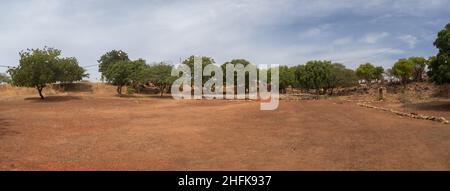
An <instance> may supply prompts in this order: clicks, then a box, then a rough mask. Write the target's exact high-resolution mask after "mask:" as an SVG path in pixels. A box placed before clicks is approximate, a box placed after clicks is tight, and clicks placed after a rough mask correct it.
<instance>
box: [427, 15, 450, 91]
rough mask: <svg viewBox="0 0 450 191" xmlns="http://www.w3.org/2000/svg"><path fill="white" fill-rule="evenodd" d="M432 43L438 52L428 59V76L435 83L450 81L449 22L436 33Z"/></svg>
mask: <svg viewBox="0 0 450 191" xmlns="http://www.w3.org/2000/svg"><path fill="white" fill-rule="evenodd" d="M433 44H434V46H436V48H438V49H439V52H438V54H437V55H436V56H434V57H431V58H430V60H429V67H428V68H429V71H428V76H429V77H430V80H431V81H432V82H434V83H436V84H445V83H450V23H448V24H447V25H446V26H445V28H444V29H443V30H441V31H440V32H439V33H438V35H437V38H436V40H435V41H434V43H433Z"/></svg>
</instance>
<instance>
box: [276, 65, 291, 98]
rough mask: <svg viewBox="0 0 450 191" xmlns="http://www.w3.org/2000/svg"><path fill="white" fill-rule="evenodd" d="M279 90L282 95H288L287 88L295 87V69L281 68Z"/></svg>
mask: <svg viewBox="0 0 450 191" xmlns="http://www.w3.org/2000/svg"><path fill="white" fill-rule="evenodd" d="M279 76H280V79H279V89H280V93H286V88H288V87H289V86H292V87H293V86H294V85H295V69H293V68H289V67H287V66H280V67H279Z"/></svg>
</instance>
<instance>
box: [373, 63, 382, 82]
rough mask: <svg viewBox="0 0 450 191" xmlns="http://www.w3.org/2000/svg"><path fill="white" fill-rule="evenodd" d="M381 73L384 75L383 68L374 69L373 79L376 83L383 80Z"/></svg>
mask: <svg viewBox="0 0 450 191" xmlns="http://www.w3.org/2000/svg"><path fill="white" fill-rule="evenodd" d="M383 73H384V68H383V67H382V66H377V67H375V73H374V77H375V79H376V80H377V82H379V81H383V79H384V77H383Z"/></svg>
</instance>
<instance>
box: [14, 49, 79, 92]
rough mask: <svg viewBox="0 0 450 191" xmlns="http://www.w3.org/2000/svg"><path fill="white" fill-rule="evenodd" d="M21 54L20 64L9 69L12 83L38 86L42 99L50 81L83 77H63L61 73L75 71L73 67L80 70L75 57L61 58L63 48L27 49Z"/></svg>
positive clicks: (23, 85)
mask: <svg viewBox="0 0 450 191" xmlns="http://www.w3.org/2000/svg"><path fill="white" fill-rule="evenodd" d="M19 55H20V60H19V66H18V67H16V68H13V69H10V70H8V72H9V74H10V75H11V80H12V84H13V85H16V86H22V87H34V88H36V89H37V90H38V92H39V96H40V97H41V99H44V96H43V95H42V90H43V89H44V87H45V86H46V85H47V84H49V83H54V82H57V81H64V80H67V79H68V78H70V80H74V81H76V80H81V78H72V77H74V76H72V75H71V76H69V77H68V78H67V79H66V78H65V77H63V74H61V73H63V72H67V73H73V72H74V70H72V68H75V69H76V70H79V69H80V67H79V66H78V62H76V59H74V58H59V56H60V55H61V50H58V49H54V48H47V47H44V48H43V49H27V51H21V52H20V53H19ZM65 66H70V67H65ZM82 76H84V72H83V75H82Z"/></svg>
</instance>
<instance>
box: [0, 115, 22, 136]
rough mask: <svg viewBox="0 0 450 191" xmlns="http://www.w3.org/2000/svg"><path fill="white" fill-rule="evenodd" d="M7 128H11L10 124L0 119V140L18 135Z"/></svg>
mask: <svg viewBox="0 0 450 191" xmlns="http://www.w3.org/2000/svg"><path fill="white" fill-rule="evenodd" d="M8 126H11V124H10V122H8V121H6V120H4V119H0V138H3V137H5V136H10V135H17V134H19V132H17V131H14V130H11V129H10V128H8Z"/></svg>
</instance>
